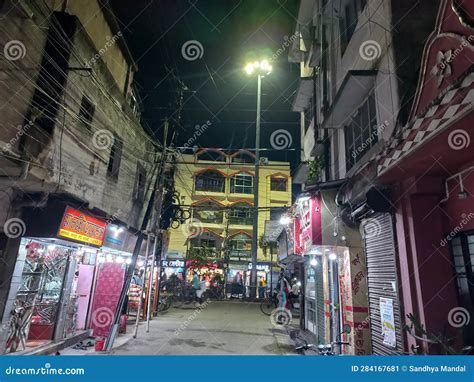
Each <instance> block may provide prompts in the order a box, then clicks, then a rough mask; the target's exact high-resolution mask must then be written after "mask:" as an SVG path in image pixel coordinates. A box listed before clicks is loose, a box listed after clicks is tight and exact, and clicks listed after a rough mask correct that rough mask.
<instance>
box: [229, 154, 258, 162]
mask: <svg viewBox="0 0 474 382" xmlns="http://www.w3.org/2000/svg"><path fill="white" fill-rule="evenodd" d="M232 163H255V158H254V157H252V156H251V155H250V154H247V153H239V154H236V155H235V156H233V157H232Z"/></svg>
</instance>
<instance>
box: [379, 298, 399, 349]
mask: <svg viewBox="0 0 474 382" xmlns="http://www.w3.org/2000/svg"><path fill="white" fill-rule="evenodd" d="M380 319H381V320H382V337H383V343H384V344H385V345H387V346H390V347H393V348H394V347H396V346H397V337H396V336H395V318H394V316H393V300H392V299H391V298H384V297H380Z"/></svg>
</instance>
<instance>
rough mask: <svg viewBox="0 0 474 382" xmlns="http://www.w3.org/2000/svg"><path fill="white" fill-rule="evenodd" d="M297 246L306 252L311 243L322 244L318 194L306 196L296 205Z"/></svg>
mask: <svg viewBox="0 0 474 382" xmlns="http://www.w3.org/2000/svg"><path fill="white" fill-rule="evenodd" d="M298 218H299V236H300V237H299V246H300V248H301V251H302V252H307V251H308V250H310V249H311V247H312V246H313V245H321V244H322V224H321V202H320V197H319V196H316V195H314V196H312V197H310V198H309V197H308V198H307V199H305V200H304V201H300V202H299V205H298Z"/></svg>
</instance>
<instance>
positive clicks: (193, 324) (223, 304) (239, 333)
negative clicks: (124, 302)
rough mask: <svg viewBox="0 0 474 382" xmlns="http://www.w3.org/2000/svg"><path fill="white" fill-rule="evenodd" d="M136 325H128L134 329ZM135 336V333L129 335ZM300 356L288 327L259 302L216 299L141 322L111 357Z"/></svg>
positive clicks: (173, 310)
mask: <svg viewBox="0 0 474 382" xmlns="http://www.w3.org/2000/svg"><path fill="white" fill-rule="evenodd" d="M130 329H132V328H130V327H129V328H128V330H129V331H130ZM128 335H130V334H128ZM282 354H294V350H293V346H292V345H291V340H290V339H289V337H288V334H287V331H286V329H285V328H278V327H274V326H273V325H272V323H271V321H270V317H268V316H265V315H264V314H263V313H262V312H261V311H260V306H259V304H257V303H247V302H243V301H210V302H208V303H205V304H203V305H202V306H201V307H199V308H196V307H194V306H188V307H186V308H180V309H176V308H170V309H169V310H168V311H167V312H164V313H162V314H161V315H160V316H159V317H156V318H154V320H153V321H152V322H151V324H150V331H149V333H146V331H145V324H141V325H140V327H139V331H138V336H137V338H135V339H134V338H130V339H129V340H128V341H126V342H125V343H124V344H123V345H121V346H119V347H118V348H115V349H114V350H113V351H112V353H111V355H282Z"/></svg>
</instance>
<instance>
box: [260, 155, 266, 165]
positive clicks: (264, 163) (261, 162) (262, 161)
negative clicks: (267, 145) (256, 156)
mask: <svg viewBox="0 0 474 382" xmlns="http://www.w3.org/2000/svg"><path fill="white" fill-rule="evenodd" d="M260 165H261V166H268V158H267V157H261V158H260Z"/></svg>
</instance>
